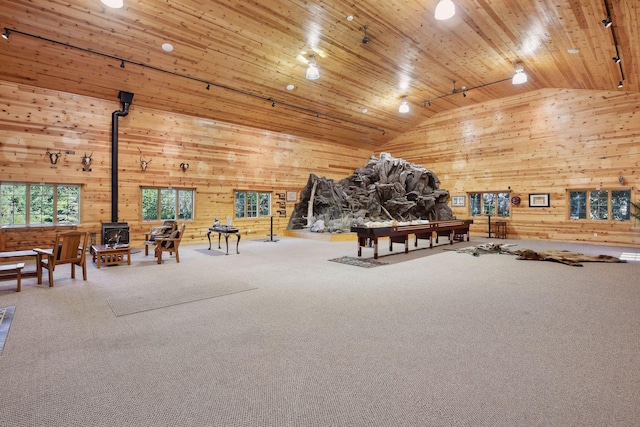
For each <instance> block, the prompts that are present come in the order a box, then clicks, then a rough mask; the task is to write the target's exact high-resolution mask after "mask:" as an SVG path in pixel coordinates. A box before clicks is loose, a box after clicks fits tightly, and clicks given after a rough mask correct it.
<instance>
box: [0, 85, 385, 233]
mask: <svg viewBox="0 0 640 427" xmlns="http://www.w3.org/2000/svg"><path fill="white" fill-rule="evenodd" d="M0 99H2V101H1V102H0V105H1V109H0V173H1V176H2V180H9V181H17V182H47V183H60V182H70V183H76V184H81V185H82V206H81V209H82V213H81V222H82V223H81V224H80V226H79V229H81V230H84V231H89V232H97V233H98V235H99V234H100V229H101V222H110V221H111V115H112V112H113V111H116V110H120V109H121V105H119V103H118V102H117V101H114V102H107V101H103V100H98V99H95V98H89V97H84V96H78V95H70V94H66V93H62V92H55V91H49V90H45V89H40V88H35V87H32V86H27V85H17V84H13V83H6V82H0ZM118 126H119V150H118V160H119V165H118V177H119V189H118V199H119V214H118V220H119V221H126V222H128V223H129V225H130V227H131V240H132V243H133V244H134V245H136V244H138V245H139V244H140V242H141V241H142V238H143V233H144V232H145V231H148V230H149V228H150V227H151V226H152V225H156V223H155V222H154V223H149V222H143V221H142V220H141V211H140V199H141V190H140V189H141V186H163V187H165V186H172V187H174V188H179V187H184V188H194V189H196V206H195V220H193V221H188V223H187V232H186V235H185V238H184V239H185V240H183V241H184V242H185V243H187V242H188V243H191V242H203V241H206V232H207V230H208V227H209V226H211V225H212V224H213V220H214V217H218V218H220V219H221V220H223V219H226V217H227V216H233V215H234V196H233V194H234V193H233V192H234V190H235V189H240V190H260V191H272V192H274V193H277V192H285V191H287V190H296V191H300V190H301V189H302V188H303V187H304V186H305V185H306V183H307V180H308V178H309V173H311V172H313V173H316V174H318V175H321V176H326V177H328V178H333V179H342V178H344V177H345V176H347V175H350V174H351V173H353V170H354V169H356V168H358V167H361V166H362V165H363V164H364V163H365V162H366V161H367V159H368V158H369V157H370V156H371V154H372V153H371V151H369V150H365V149H356V148H349V147H341V148H340V149H336V148H335V146H333V145H331V144H327V143H326V142H320V141H315V140H312V139H306V138H299V137H293V136H290V135H286V134H278V133H274V132H269V131H261V130H257V129H253V128H249V127H245V126H239V125H232V124H228V123H223V122H219V121H214V120H206V119H202V118H197V117H192V116H185V115H180V114H173V113H167V112H163V111H158V110H153V109H148V108H142V107H139V106H136V104H135V98H134V101H133V104H132V106H131V108H130V112H129V115H127V116H126V117H121V118H120V119H119V124H118ZM47 149H48V150H56V151H57V150H59V151H61V152H62V157H61V159H60V160H59V162H58V164H57V165H56V166H55V167H52V166H51V164H50V162H49V158H48V157H47V156H46V155H45V152H46V151H47ZM85 152H86V153H87V154H89V153H93V164H92V168H91V169H92V170H91V172H85V171H83V170H82V164H81V157H82V156H83V155H84V153H85ZM69 153H73V154H69ZM141 156H142V157H143V158H144V159H145V160H149V159H151V163H150V164H149V166H148V168H147V170H146V171H144V172H143V171H142V170H141V167H140V157H141ZM182 162H186V163H189V165H190V167H189V169H188V171H187V172H182V170H181V169H180V167H179V164H180V163H182ZM276 202H277V197H275V196H274V203H273V206H272V212H273V214H274V215H277V213H276V210H277V204H276ZM292 210H293V203H290V202H289V203H287V213H288V214H290V213H291V212H292ZM234 224H235V225H237V226H238V227H239V228H240V229H241V230H242V232H243V233H244V234H245V235H247V234H248V237H249V238H266V236H267V234H269V231H270V218H264V219H251V220H250V219H243V220H235V219H234ZM287 224H288V218H281V217H277V216H276V217H275V218H274V232H275V233H277V234H280V235H281V234H282V230H284V229H285V228H286V226H287ZM249 230H250V233H249Z"/></svg>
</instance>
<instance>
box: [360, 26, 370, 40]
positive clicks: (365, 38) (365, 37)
mask: <svg viewBox="0 0 640 427" xmlns="http://www.w3.org/2000/svg"><path fill="white" fill-rule="evenodd" d="M368 28H369V27H367V26H366V25H364V26H363V27H362V29H363V30H364V38H363V39H362V44H369V42H370V41H371V39H370V38H369V36H367V29H368Z"/></svg>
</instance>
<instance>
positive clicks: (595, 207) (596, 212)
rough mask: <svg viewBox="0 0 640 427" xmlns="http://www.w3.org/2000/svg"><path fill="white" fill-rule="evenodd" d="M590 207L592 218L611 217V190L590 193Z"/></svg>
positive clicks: (602, 218)
mask: <svg viewBox="0 0 640 427" xmlns="http://www.w3.org/2000/svg"><path fill="white" fill-rule="evenodd" d="M589 207H590V212H591V219H593V220H606V219H609V192H608V191H607V190H597V191H592V192H590V193H589Z"/></svg>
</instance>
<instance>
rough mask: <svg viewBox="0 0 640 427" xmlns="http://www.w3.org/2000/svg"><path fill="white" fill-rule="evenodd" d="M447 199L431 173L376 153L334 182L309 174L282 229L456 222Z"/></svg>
mask: <svg viewBox="0 0 640 427" xmlns="http://www.w3.org/2000/svg"><path fill="white" fill-rule="evenodd" d="M448 200H449V191H447V190H444V189H441V188H440V180H438V177H437V176H436V174H435V173H433V172H432V171H430V170H428V169H426V168H424V167H422V166H418V165H414V164H411V163H409V162H407V161H405V160H402V159H398V158H394V157H392V156H391V154H389V153H381V154H380V157H379V158H377V157H375V156H371V158H370V159H369V161H368V163H367V164H366V165H365V166H364V167H362V168H359V169H356V171H355V173H354V174H353V175H351V176H350V177H348V178H344V179H342V180H340V181H338V182H337V183H336V182H334V181H333V180H332V179H327V178H319V177H318V176H316V175H315V174H311V175H309V181H308V182H307V185H306V186H305V187H304V189H302V191H301V194H300V202H298V203H296V205H295V208H294V210H293V213H292V214H291V218H290V219H289V225H288V227H287V228H288V229H289V230H299V229H304V228H310V227H311V226H312V225H314V224H315V223H316V222H317V221H318V220H322V221H323V222H324V226H325V228H324V229H323V230H318V231H324V232H332V233H335V232H343V231H347V232H348V231H350V228H351V226H358V225H362V224H364V223H366V222H377V221H380V222H384V221H397V222H407V221H415V220H429V221H441V220H449V219H456V218H455V216H453V214H452V212H451V208H449V206H448V204H447V202H448ZM314 228H317V227H314Z"/></svg>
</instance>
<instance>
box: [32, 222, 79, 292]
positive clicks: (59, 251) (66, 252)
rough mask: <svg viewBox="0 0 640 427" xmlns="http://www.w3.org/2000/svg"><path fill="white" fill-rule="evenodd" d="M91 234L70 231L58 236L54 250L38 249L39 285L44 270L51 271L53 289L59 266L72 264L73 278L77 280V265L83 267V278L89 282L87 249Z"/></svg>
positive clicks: (36, 250) (50, 283) (50, 282)
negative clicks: (54, 277)
mask: <svg viewBox="0 0 640 427" xmlns="http://www.w3.org/2000/svg"><path fill="white" fill-rule="evenodd" d="M88 239H89V234H88V233H86V232H82V231H68V232H65V233H59V234H58V235H57V236H56V243H55V245H54V246H53V248H52V249H39V248H36V249H34V251H35V252H36V268H37V275H38V284H41V283H42V269H43V268H46V269H47V270H48V271H49V286H50V287H53V271H54V270H55V269H56V266H57V265H59V264H71V278H72V279H75V278H76V265H77V266H79V267H82V277H83V279H84V280H87V263H86V249H87V241H88Z"/></svg>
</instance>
